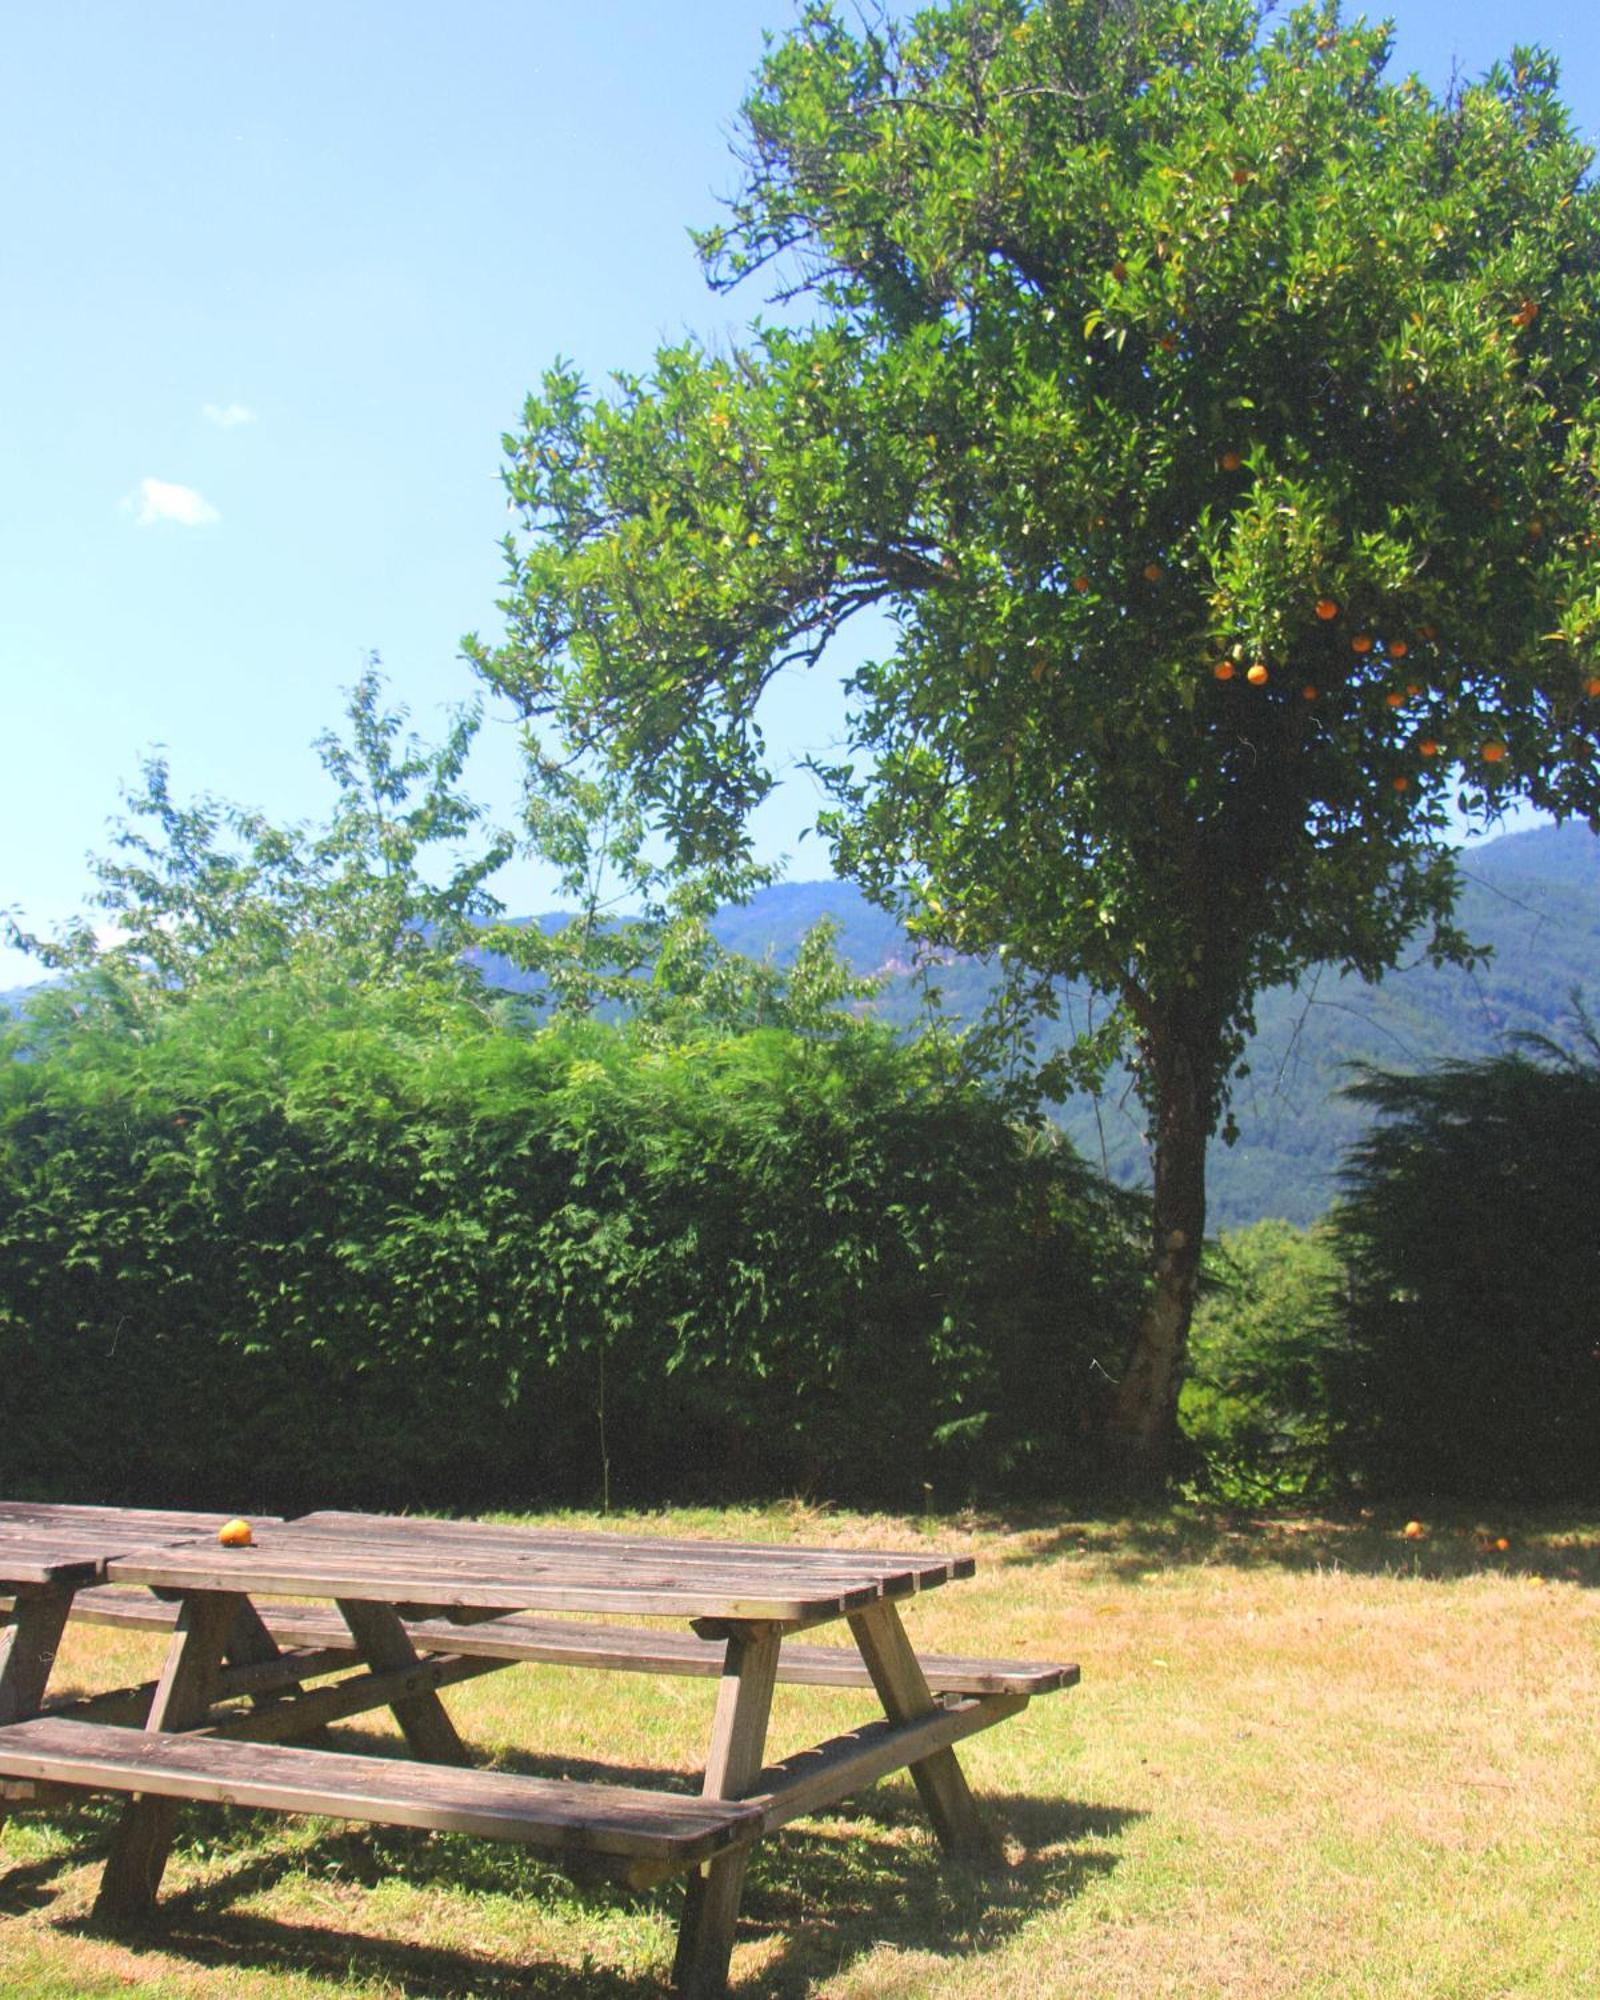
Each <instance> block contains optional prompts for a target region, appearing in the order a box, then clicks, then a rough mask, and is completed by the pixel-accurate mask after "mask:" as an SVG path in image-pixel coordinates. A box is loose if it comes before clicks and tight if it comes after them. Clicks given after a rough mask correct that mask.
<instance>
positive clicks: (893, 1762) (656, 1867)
mask: <svg viewBox="0 0 1600 2000" xmlns="http://www.w3.org/2000/svg"><path fill="white" fill-rule="evenodd" d="M86 1511H93V1510H86ZM190 1518H191V1519H193V1518H194V1517H190ZM0 1525H3V1524H0ZM973 1568H974V1564H973V1561H972V1559H971V1558H970V1557H966V1556H959V1555H956V1556H951V1555H942V1554H932V1553H927V1552H907V1551H889V1552H884V1551H878V1550H855V1549H809V1548H793V1547H789V1546H786V1545H780V1544H773V1545H769V1544H754V1543H729V1542H707V1541H687V1540H678V1539H668V1538H662V1537H636V1536H626V1535H617V1534H609V1533H605V1534H602V1533H590V1532H580V1531H576V1530H564V1529H557V1528H524V1527H512V1526H500V1525H497V1524H493V1523H487V1522H447V1521H428V1520H419V1519H412V1518H392V1517H383V1516H374V1515H364V1514H350V1513H337V1512H329V1513H319V1514H311V1515H307V1516H304V1517H303V1518H301V1519H299V1520H296V1521H292V1522H279V1521H271V1520H269V1521H263V1522H259V1523H258V1524H257V1525H256V1530H255V1536H254V1540H253V1542H252V1543H251V1545H249V1546H247V1547H240V1548H228V1547H223V1546H220V1545H219V1543H218V1541H217V1539H216V1536H215V1533H214V1532H211V1533H203V1534H195V1533H193V1532H190V1533H188V1534H183V1533H182V1532H181V1531H180V1532H179V1533H178V1534H177V1535H176V1537H175V1538H172V1539H166V1540H163V1539H162V1538H161V1537H160V1535H159V1534H154V1535H152V1536H151V1538H150V1540H149V1543H148V1545H146V1546H144V1547H140V1548H137V1549H134V1548H129V1547H126V1546H125V1547H124V1549H123V1551H122V1552H121V1553H118V1554H115V1555H111V1556H108V1557H106V1558H105V1560H104V1561H103V1564H102V1565H101V1568H100V1571H99V1574H101V1575H103V1576H104V1578H105V1579H106V1580H107V1581H108V1582H109V1583H110V1584H111V1585H113V1586H121V1587H122V1588H120V1589H116V1590H113V1591H110V1592H108V1591H106V1590H105V1589H104V1588H102V1587H98V1586H97V1584H96V1583H95V1582H90V1581H89V1580H88V1579H87V1578H85V1577H83V1576H78V1577H77V1578H76V1579H75V1583H74V1588H75V1589H76V1593H77V1595H76V1605H77V1609H78V1611H79V1614H80V1615H83V1616H86V1617H89V1618H101V1619H104V1620H105V1621H107V1622H111V1623H126V1624H152V1625H157V1624H163V1625H164V1624H169V1623H170V1625H171V1628H172V1640H171V1644H170V1647H169V1650H168V1654H167V1659H166V1664H165V1667H164V1669H163V1671H162V1674H161V1677H160V1679H159V1681H158V1682H157V1683H156V1684H155V1685H154V1687H153V1688H150V1689H147V1690H141V1691H133V1694H132V1698H131V1701H130V1697H129V1695H128V1694H127V1693H124V1694H123V1695H122V1696H120V1697H118V1696H113V1697H111V1698H110V1701H111V1704H112V1706H111V1709H110V1710H109V1712H111V1713H113V1714H114V1715H115V1717H116V1720H115V1721H113V1722H111V1723H108V1722H106V1721H105V1720H104V1719H103V1717H104V1715H105V1714H106V1713H107V1712H108V1709H107V1705H106V1703H105V1701H102V1702H101V1703H100V1705H99V1707H98V1708H97V1706H96V1703H95V1702H94V1701H92V1700H91V1701H89V1702H86V1703H82V1704H79V1705H77V1706H75V1707H73V1708H70V1709H69V1710H68V1711H66V1712H61V1711H59V1710H58V1711H57V1712H55V1713H50V1712H46V1713H42V1714H33V1713H31V1711H32V1710H33V1709H37V1708H38V1707H39V1705H40V1703H41V1701H42V1698H43V1687H42V1684H41V1685H40V1686H39V1687H38V1688H37V1689H35V1690H33V1691H32V1692H31V1694H30V1698H29V1700H28V1701H27V1702H26V1703H22V1702H19V1701H18V1700H16V1699H13V1701H12V1704H11V1716H12V1717H15V1718H17V1719H15V1720H12V1719H10V1718H5V1720H6V1721H7V1724H8V1726H5V1727H0V1776H4V1777H7V1778H8V1779H10V1780H11V1781H12V1784H13V1787H15V1785H16V1784H17V1783H19V1782H20V1783H22V1784H24V1785H26V1784H27V1783H29V1782H32V1781H38V1782H41V1783H46V1784H68V1785H79V1786H87V1787H91V1788H97V1789H111V1790H118V1791H126V1792H128V1793H129V1794H130V1795H137V1796H130V1800H129V1804H128V1806H127V1807H126V1808H125V1810H124V1814H123V1817H122V1820H121V1822H120V1824H119V1827H118V1831H117V1834H116V1837H115V1840H114V1843H113V1848H112V1853H111V1857H110V1859H109V1861H108V1863H107V1867H106V1873H105V1877H104V1881H103V1884H102V1888H101V1897H100V1905H99V1907H100V1909H101V1911H102V1913H104V1914H107V1915H110V1916H116V1917H123V1918H126V1917H132V1916H138V1915H141V1914H143V1913H145V1912H147V1911H148V1910H149V1908H150V1907H151V1904H152V1903H153V1900H154V1897H155V1895H156V1893H157V1890H158V1888H159V1885H160V1880H161V1875H162V1871H163V1869H164V1866H165V1862H166V1856H167V1852H168V1848H169V1846H170V1843H171V1839H172V1833H173V1818H174V1813H175V1811H176V1803H177V1801H178V1800H179V1799H182V1798H195V1799H211V1800H217V1799H220V1800H224V1801H226V1802H230V1803H237V1804H240V1805H251V1806H262V1807H268V1808H276V1809H279V1810H283V1811H295V1812H310V1813H319V1814H327V1815H330V1816H339V1817H346V1818H354V1819H367V1820H373V1821H379V1822H384V1823H392V1824H406V1825H419V1826H429V1827H437V1828H451V1829H456V1830H461V1831H467V1832H477V1833H482V1834H487V1835H489V1836H490V1837H497V1838H505V1839H518V1840H524V1841H528V1842H530V1843H532V1844H535V1845H539V1846H542V1847H545V1848H547V1849H551V1850H554V1851H555V1852H556V1853H558V1854H559V1855H560V1856H561V1857H562V1858H563V1859H566V1860H568V1861H572V1862H577V1863H588V1864H590V1865H599V1866H601V1867H603V1868H605V1869H607V1870H608V1871H609V1872H613V1873H617V1874H620V1875H622V1876H623V1877H624V1878H626V1879H630V1880H633V1881H636V1882H637V1881H643V1880H652V1879H659V1878H660V1877H661V1876H662V1875H666V1874H670V1873H673V1872H682V1871H684V1870H687V1871H689V1893H688V1900H687V1903H686V1906H685V1912H684V1917H683V1921H682V1925H681V1928H680V1932H679V1942H678V1951H677V1958H676V1963H675V1977H676V1981H677V1984H678V1986H679V1988H680V1990H681V1991H683V1992H684V1993H687V1994H717V1993H721V1992H722V1991H724V1990H725V1984H726V1979H727V1970H728V1960H729V1953H730V1950H731V1947H732V1942H733V1933H734V1924H735V1920H736V1917H737V1912H738V1903H739V1896H740V1891H741V1887H742V1884H743V1879H744V1872H745V1866H746V1863H747V1860H748V1857H749V1852H750V1848H751V1845H752V1843H753V1842H754V1840H755V1839H757V1838H759V1837H760V1836H761V1835H762V1834H764V1833H767V1832H769V1831H771V1830H773V1829H774V1828H775V1827H778V1826H781V1825H783V1824H785V1823H786V1822H787V1821H788V1820H790V1819H793V1818H795V1817H797V1816H799V1815H802V1814H806V1813H811V1812H815V1811H817V1810H819V1809H822V1808H826V1807H830V1806H834V1805H837V1804H838V1803H839V1802H840V1801H841V1800H843V1799H844V1798H846V1797H848V1796H849V1795H851V1794H852V1793H854V1792H857V1791H859V1790H861V1789H863V1787H865V1786H866V1785H868V1784H870V1783H872V1782H873V1781H874V1780H876V1779H877V1778H880V1777H882V1776H884V1775H886V1774H887V1773H889V1772H892V1771H895V1770H899V1769H905V1768H909V1769H910V1771H911V1774H912V1776H913V1778H914V1780H915V1782H916V1785H917V1789H918V1792H919V1794H920V1795H921V1799H922V1802H923V1805H924V1807H925V1809H926V1810H927V1812H928V1814H929V1817H930V1819H931V1820H932V1822H933V1825H934V1828H935V1830H936V1831H937V1833H938V1836H939V1838H940V1840H941V1841H942V1842H943V1843H944V1845H945V1847H946V1848H947V1849H948V1850H950V1851H952V1852H953V1853H955V1854H958V1855H960V1856H962V1857H964V1858H967V1859H983V1858H986V1857H987V1856H989V1855H990V1854H991V1853H992V1852H993V1847H992V1835H991V1834H990V1832H989V1829H988V1827H987V1825H986V1823H985V1821H984V1818H983V1815H982V1814H981V1812H980V1810H979V1808H978V1806H977V1804H976V1802H975V1801H974V1799H973V1797H972V1794H971V1792H970V1790H969V1789H968V1787H967V1783H966V1780H965V1778H964V1776H963V1775H962V1772H961V1769H960V1767H959V1765H958V1763H957V1761H956V1758H955V1754H954V1750H953V1747H952V1746H953V1745H954V1744H955V1743H957V1742H958V1741H960V1740H961V1739H962V1738H963V1737H966V1736H968V1735H971V1734H972V1733H974V1732H975V1731H977V1730H980V1729H985V1728H988V1727H989V1726H991V1725H992V1724H993V1723H996V1722H999V1721H1001V1720H1002V1719H1004V1718H1005V1717H1007V1716H1009V1715H1013V1714H1015V1713H1016V1712H1017V1711H1018V1710H1019V1709H1021V1708H1023V1707H1025V1706H1026V1705H1027V1702H1028V1701H1029V1699H1030V1698H1031V1696H1032V1695H1034V1694H1038V1693H1044V1692H1048V1691H1050V1690H1051V1689H1053V1688H1058V1687H1063V1686H1068V1685H1071V1683H1072V1682H1073V1681H1075V1680H1076V1678H1077V1670H1076V1668H1073V1667H1068V1666H1041V1665H1034V1664H1030V1663H1024V1662H1017V1661H1004V1660H966V1659H950V1658H948V1657H946V1656H929V1657H924V1658H920V1659H919V1657H918V1655H917V1653H916V1652H915V1650H914V1649H913V1647H912V1645H911V1642H910V1640H909V1638H908V1636H907V1634H906V1631H905V1628H904V1626H903V1624H902V1622H901V1619H900V1615H899V1610H898V1603H899V1601H900V1600H902V1599H904V1598H907V1597H910V1596H913V1595H915V1594H916V1593H918V1592H920V1591H923V1590H928V1589H931V1588H935V1587H937V1586H939V1585H942V1584H945V1583H947V1582H950V1581H953V1580H956V1579H959V1578H962V1577H965V1576H968V1575H970V1574H971V1573H972V1570H973ZM0 1569H3V1563H0ZM127 1586H140V1587H141V1588H140V1589H139V1590H136V1591H130V1590H128V1589H127V1588H126V1587H127ZM152 1592H154V1593H159V1594H160V1595H159V1596H151V1595H149V1594H148V1593H152ZM307 1599H309V1600H313V1602H312V1603H311V1604H310V1605H307V1604H305V1603H304V1602H302V1601H301V1600H307ZM163 1600H165V1601H163ZM291 1600H292V1601H291ZM22 1601H23V1600H22V1599H21V1598H19V1599H18V1602H19V1604H20V1603H22ZM329 1607H331V1609H330V1608H329ZM52 1615H53V1614H52ZM596 1617H598V1618H601V1619H604V1620H606V1621H610V1620H611V1619H613V1618H615V1617H622V1618H632V1617H650V1618H663V1619H670V1620H673V1621H676V1628H675V1629H669V1628H663V1627H656V1628H653V1629H652V1628H644V1629H639V1628H634V1627H629V1626H623V1627H618V1626H616V1625H614V1624H612V1623H610V1622H606V1623H603V1624H598V1625H596V1624H591V1623H588V1622H587V1621H588V1620H589V1619H591V1618H596ZM579 1619H582V1620H583V1621H585V1622H581V1623H580V1622H578V1621H579ZM840 1622H843V1623H844V1624H845V1625H846V1626H847V1628H848V1631H849V1634H850V1637H851V1639H852V1641H853V1644H852V1645H850V1646H848V1647H840V1646H818V1645H814V1644H809V1643H800V1642H798V1639H797V1635H800V1634H803V1633H806V1632H808V1631H810V1630H812V1629H814V1628H816V1627H819V1626H824V1625H828V1624H837V1623H840ZM519 1660H543V1661H558V1662H561V1663H564V1664H569V1665H575V1666H585V1667H603V1668H610V1669H620V1670H624V1671H640V1672H654V1673H691V1674H702V1675H712V1676H715V1677H716V1679H717V1681H718V1692H717V1700H716V1705H715V1712H714V1717H713V1721H712V1726H711V1734H710V1741H709V1743H708V1746H707V1751H706V1758H705V1764H704V1769H703V1773H702V1777H701V1784H700V1792H699V1796H698V1797H688V1796H685V1795H683V1794H680V1793H675V1792H670V1791H655V1790H646V1789H642V1788H639V1787H635V1786H613V1785H602V1784H597V1783H591V1782H577V1781H569V1780H553V1779H534V1778H526V1777H520V1776H516V1775H513V1774H508V1773H503V1772H495V1771H481V1770H472V1769H469V1768H465V1767H466V1763H467V1755H466V1751H465V1748H464V1746H463V1744H462V1742H461V1739H460V1737H459V1736H458V1734H457V1732H456V1729H455V1726H454V1724H453V1723H452V1721H451V1719H450V1717H449V1715H448V1713H447V1712H446V1710H445V1708H444V1706H443V1704H442V1703H441V1701H440V1700H439V1689H440V1688H441V1687H443V1686H447V1685H448V1684H450V1683H451V1682H452V1681H456V1680H462V1679H465V1678H468V1677H469V1676H471V1675H473V1674H478V1673H484V1672H491V1671H495V1670H497V1669H499V1668H503V1667H506V1666H509V1665H512V1664H514V1663H515V1662H517V1661H519ZM332 1675H338V1676H339V1677H338V1678H328V1677H329V1676H332ZM35 1678H38V1677H37V1676H35ZM313 1680H322V1681H323V1682H324V1684H323V1685H320V1686H315V1687H312V1686H309V1685H307V1683H309V1682H311V1681H313ZM780 1680H791V1681H802V1682H806V1683H809V1684H812V1685H836V1686H852V1685H854V1686H870V1687H872V1688H875V1689H876V1691H877V1696H878V1699H879V1702H880V1704H881V1707H882V1710H883V1714H882V1717H881V1718H880V1719H879V1720H877V1721H875V1722H871V1723H868V1724H866V1725H864V1726H863V1727H861V1728H859V1729H855V1730H852V1731H849V1732H847V1733H846V1734H844V1735H841V1736H838V1737H835V1738H833V1739H831V1740H830V1741H828V1742H826V1743H822V1744H818V1745H817V1746H816V1747H815V1748H813V1749H811V1750H808V1751H805V1752H803V1753H801V1754H800V1755H798V1756H793V1757H789V1758H786V1759H784V1760H783V1761H782V1762H781V1763H778V1764H774V1765H771V1766H764V1764H763V1756H764V1750H765V1741H766V1733H767V1722H768V1715H769V1711H770V1707H771V1702H772V1695H773V1689H774V1686H775V1684H776V1683H777V1682H779V1681H780ZM230 1696H232V1697H248V1698H249V1701H250V1706H249V1707H245V1708H235V1709H233V1710H231V1711H230V1710H228V1709H226V1708H223V1707H219V1706H218V1703H219V1701H220V1700H223V1699H225V1698H227V1697H230ZM119 1699H120V1701H121V1702H122V1704H123V1705H122V1707H121V1708H117V1707H116V1706H115V1704H116V1702H117V1701H118V1700H119ZM381 1706H387V1707H389V1708H391V1709H392V1711H393V1713H394V1716H395V1718H396V1720H397V1722H398V1724H399V1726H400V1729H401V1731H402V1732H403V1734H404V1736H405V1739H406V1743H407V1747H408V1749H409V1750H410V1752H411V1757H410V1758H409V1759H401V1758H375V1757H368V1756H359V1757H357V1756H351V1755H347V1754H344V1753H340V1752H337V1751H330V1750H327V1749H312V1748H308V1747H305V1746H304V1745H303V1744H301V1743H299V1742H297V1741H296V1739H298V1738H302V1737H304V1736H306V1735H308V1734H310V1733H311V1732H313V1731H315V1730H317V1729H319V1728H321V1727H322V1726H323V1725H324V1724H325V1723H327V1722H329V1721H332V1720H337V1719H339V1718H341V1717H344V1716H347V1715H351V1714H356V1713H360V1712H362V1711H363V1710H367V1709H371V1708H374V1707H381ZM141 1707H142V1708H143V1711H144V1712H143V1714H142V1716H141V1715H138V1714H132V1713H130V1712H129V1711H130V1708H135V1709H136V1708H141ZM129 1720H133V1721H140V1720H142V1722H143V1724H144V1728H143V1729H142V1730H139V1729H130V1728H128V1727H126V1726H119V1725H125V1724H126V1722H127V1721H129ZM527 1747H528V1748H529V1749H530V1750H535V1751H538V1750H543V1749H546V1748H549V1747H552V1746H546V1745H539V1744H532V1745H528V1746H527Z"/></svg>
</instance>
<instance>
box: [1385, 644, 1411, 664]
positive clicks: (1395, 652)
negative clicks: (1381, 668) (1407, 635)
mask: <svg viewBox="0 0 1600 2000" xmlns="http://www.w3.org/2000/svg"><path fill="white" fill-rule="evenodd" d="M1410 651H1411V648H1410V647H1409V646H1408V645H1407V644H1406V642H1405V640H1404V639H1391V640H1390V641H1389V658H1390V659H1391V660H1403V659H1404V658H1405V656H1406V654H1407V653H1409V652H1410Z"/></svg>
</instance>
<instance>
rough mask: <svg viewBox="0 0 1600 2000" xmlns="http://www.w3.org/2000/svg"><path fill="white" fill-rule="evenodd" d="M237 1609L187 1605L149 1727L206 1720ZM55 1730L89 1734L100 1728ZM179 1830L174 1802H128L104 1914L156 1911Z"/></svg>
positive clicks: (203, 1601) (103, 1897) (200, 1600)
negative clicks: (175, 1827) (158, 1896)
mask: <svg viewBox="0 0 1600 2000" xmlns="http://www.w3.org/2000/svg"><path fill="white" fill-rule="evenodd" d="M238 1609H239V1607H238V1604H237V1602H236V1600H235V1599H234V1598H232V1597H226V1596H223V1595H222V1594H220V1593H208V1594H203V1595H199V1596H195V1597H191V1598H190V1599H189V1600H188V1601H187V1602H186V1603H185V1605H184V1606H183V1609H182V1611H181V1612H180V1613H179V1615H178V1626H177V1631H176V1633H175V1635H174V1638H173V1643H172V1645H171V1646H170V1647H169V1648H168V1651H167V1658H166V1664H165V1665H164V1666H163V1668H162V1671H161V1678H160V1680H159V1681H158V1682H157V1683H156V1691H155V1695H154V1697H153V1698H152V1700H151V1703H150V1714H149V1719H148V1723H147V1727H148V1728H149V1729H150V1730H152V1731H165V1730H173V1729H193V1728H195V1727H197V1726H198V1725H199V1724H200V1723H202V1722H204V1721H205V1719H206V1716H207V1714H208V1713H209V1712H210V1708H211V1704H212V1701H213V1699H214V1698H215V1695H216V1689H217V1678H218V1674H219V1671H220V1669H221V1666H222V1649H223V1647H224V1646H225V1645H226V1644H227V1641H228V1635H229V1633H230V1632H231V1631H232V1630H233V1627H234V1620H235V1618H236V1617H237V1615H238ZM57 1726H58V1727H61V1728H83V1729H89V1728H94V1727H97V1726H98V1725H96V1724H93V1723H78V1724H72V1723H62V1724H58V1725H57ZM46 1775H48V1774H46ZM174 1825H175V1809H174V1807H173V1803H172V1801H171V1799H170V1798H138V1797H136V1798H132V1799H130V1800H129V1801H128V1803H127V1805H126V1806H125V1807H124V1808H123V1812H122V1817H121V1819H120V1820H119V1821H118V1822H117V1830H116V1832H115V1834H114V1835H113V1836H112V1841H111V1853H110V1855H109V1857H108V1859H107V1861H106V1867H105V1873H104V1875H103V1876H102V1877H101V1878H100V1893H99V1896H98V1897H97V1898H96V1901H95V1910H96V1912H97V1913H98V1914H100V1915H102V1916H107V1917H118V1918H135V1919H137V1918H140V1917H146V1916H148V1915H149V1914H150V1912H151V1911H152V1910H153V1909H154V1907H155V1899H156V1895H157V1892H158V1891H159V1889H160V1887H161V1877H162V1874H163V1873H164V1871H165V1869H166V1865H167V1856H168V1854H169V1853H170V1852H171V1849H172V1835H173V1829H174Z"/></svg>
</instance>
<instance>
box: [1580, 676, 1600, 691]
mask: <svg viewBox="0 0 1600 2000" xmlns="http://www.w3.org/2000/svg"><path fill="white" fill-rule="evenodd" d="M1584 692H1585V693H1586V694H1589V695H1600V674H1591V675H1590V676H1589V685H1588V686H1587V688H1585V690H1584Z"/></svg>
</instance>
